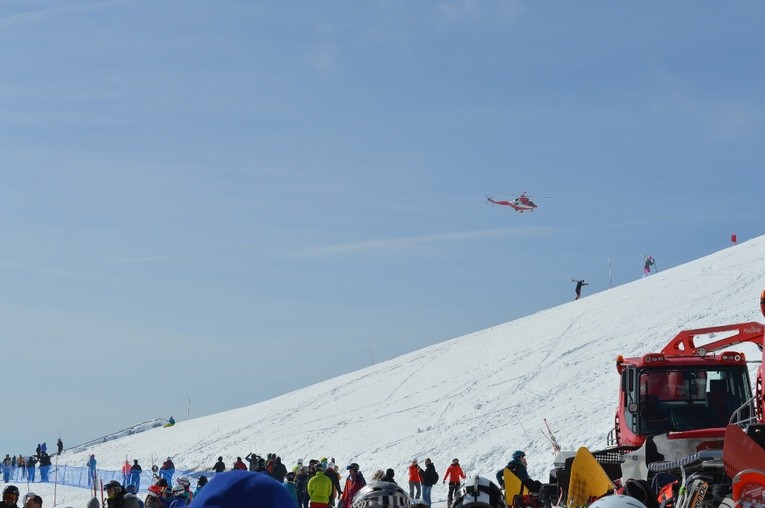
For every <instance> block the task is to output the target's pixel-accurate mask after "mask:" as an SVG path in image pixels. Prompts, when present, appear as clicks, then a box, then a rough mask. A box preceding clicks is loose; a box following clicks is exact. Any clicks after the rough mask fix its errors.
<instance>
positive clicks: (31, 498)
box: [22, 492, 43, 508]
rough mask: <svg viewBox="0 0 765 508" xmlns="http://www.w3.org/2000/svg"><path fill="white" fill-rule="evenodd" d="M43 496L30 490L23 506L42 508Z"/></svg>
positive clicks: (25, 507)
mask: <svg viewBox="0 0 765 508" xmlns="http://www.w3.org/2000/svg"><path fill="white" fill-rule="evenodd" d="M42 502H43V500H42V498H41V497H40V496H38V495H37V494H35V493H34V492H29V493H28V494H26V495H25V496H24V504H22V506H23V508H42Z"/></svg>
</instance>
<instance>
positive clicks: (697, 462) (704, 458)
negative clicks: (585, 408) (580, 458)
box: [609, 291, 765, 481]
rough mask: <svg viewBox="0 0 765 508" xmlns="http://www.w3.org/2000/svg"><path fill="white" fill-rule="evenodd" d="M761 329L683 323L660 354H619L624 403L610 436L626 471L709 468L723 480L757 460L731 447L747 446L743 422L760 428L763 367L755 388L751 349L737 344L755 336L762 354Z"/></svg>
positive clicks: (646, 475) (645, 473)
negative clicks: (693, 326) (691, 326)
mask: <svg viewBox="0 0 765 508" xmlns="http://www.w3.org/2000/svg"><path fill="white" fill-rule="evenodd" d="M763 297H765V291H764V292H763ZM763 301H764V302H765V300H763ZM763 313H764V314H765V306H764V307H763ZM763 333H765V325H763V324H761V323H758V322H755V321H750V322H746V323H739V324H731V325H724V326H713V327H709V328H699V329H694V330H683V331H681V332H680V333H678V334H677V336H675V337H674V338H673V339H672V340H671V341H669V343H668V344H667V345H666V346H664V348H663V349H662V350H661V351H660V352H658V353H648V354H645V355H643V356H640V357H634V358H624V357H622V356H619V357H618V358H617V360H616V369H617V371H618V372H619V374H620V376H621V383H620V387H619V406H618V407H617V410H616V416H615V421H614V429H613V431H612V434H611V435H610V436H609V440H610V444H611V445H616V448H617V449H619V450H621V451H622V454H623V455H622V460H623V462H622V470H623V471H622V473H623V475H624V476H625V477H627V478H642V479H650V478H651V477H652V476H655V474H657V473H660V472H666V473H672V474H677V475H680V474H681V473H683V472H689V471H694V470H695V471H701V470H704V471H705V472H707V473H708V474H709V475H712V476H719V477H720V478H721V481H722V477H723V476H728V477H732V476H733V475H735V473H736V472H738V471H740V470H741V469H742V468H743V467H747V466H749V467H754V465H753V464H751V462H750V461H747V460H748V459H746V460H743V462H740V461H739V460H738V459H737V458H734V457H740V458H741V459H744V458H743V457H742V456H741V453H742V452H741V451H735V452H734V451H733V450H732V449H731V447H732V446H735V448H736V449H737V450H743V449H744V448H745V446H744V445H739V446H736V445H735V443H743V442H744V441H746V440H745V439H743V438H741V435H743V436H744V437H746V436H747V431H746V430H742V429H744V428H748V427H750V426H751V427H752V429H758V426H757V424H760V423H761V422H763V406H764V405H765V400H763V367H762V363H761V364H760V367H759V369H758V371H757V381H756V383H755V390H754V391H755V393H754V395H753V394H752V384H751V381H750V378H749V367H748V364H747V359H746V355H745V354H744V353H743V352H741V351H738V350H736V349H735V346H737V345H740V344H744V343H753V344H754V345H756V346H757V347H758V349H759V354H760V356H762V350H763V338H764V337H763ZM702 337H704V338H706V342H704V343H703V345H702V343H701V340H702ZM761 360H762V358H757V361H761ZM730 427H735V430H731V429H730ZM750 432H751V431H750ZM757 432H760V431H759V430H758V431H757ZM762 434H763V435H765V431H762ZM758 435H759V434H758ZM731 436H736V437H737V439H733V438H732V437H731ZM750 441H751V439H750ZM753 443H754V442H749V443H747V445H752V444H753ZM763 443H765V440H764V441H763ZM755 444H756V443H755ZM724 447H725V448H726V450H729V452H726V457H727V458H726V466H727V462H728V458H730V461H729V462H730V463H731V464H738V466H732V467H730V468H728V469H729V470H728V471H727V472H726V471H724V470H723V448H724ZM758 447H759V446H758ZM728 456H730V457H728ZM763 457H765V453H763ZM757 467H765V462H763V463H762V464H760V465H758V466H757ZM683 470H685V471H683Z"/></svg>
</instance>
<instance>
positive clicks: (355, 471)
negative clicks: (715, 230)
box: [340, 462, 367, 508]
mask: <svg viewBox="0 0 765 508" xmlns="http://www.w3.org/2000/svg"><path fill="white" fill-rule="evenodd" d="M346 469H347V470H348V478H346V479H345V488H343V494H342V496H340V500H341V501H342V502H343V507H342V508H351V506H352V505H353V497H354V496H355V495H356V493H357V492H358V491H359V490H361V487H363V486H364V485H366V484H367V481H366V480H365V479H364V475H363V474H361V471H359V465H358V464H356V463H355V462H353V463H352V464H350V465H348V467H346Z"/></svg>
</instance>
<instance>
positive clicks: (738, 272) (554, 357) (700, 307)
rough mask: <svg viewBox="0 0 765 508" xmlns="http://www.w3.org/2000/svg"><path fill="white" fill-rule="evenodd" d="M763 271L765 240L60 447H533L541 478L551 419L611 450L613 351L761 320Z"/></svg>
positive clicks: (485, 457) (144, 459) (421, 452)
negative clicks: (296, 382)
mask: <svg viewBox="0 0 765 508" xmlns="http://www.w3.org/2000/svg"><path fill="white" fill-rule="evenodd" d="M763 274H765V237H760V238H757V239H754V240H751V241H748V242H746V243H743V244H740V245H737V246H733V247H730V248H727V249H724V250H722V251H720V252H717V253H715V254H712V255H710V256H707V257H705V258H702V259H699V260H696V261H693V262H690V263H687V264H685V265H682V266H679V267H676V268H673V269H670V270H666V271H663V272H660V273H658V274H656V275H652V276H651V277H648V278H646V279H642V280H637V281H635V282H632V283H630V284H626V285H624V286H620V287H617V288H614V289H612V290H609V291H605V292H602V293H599V294H595V295H591V296H586V297H585V298H583V299H582V300H580V301H576V302H569V303H566V304H563V305H560V306H558V307H555V308H552V309H549V310H545V311H542V312H538V313H536V314H534V315H531V316H528V317H525V318H523V319H518V320H516V321H512V322H510V323H506V324H503V325H501V326H496V327H494V328H490V329H487V330H482V331H478V332H475V333H472V334H470V335H465V336H463V337H458V338H456V339H452V340H449V341H446V342H443V343H440V344H436V345H434V346H431V347H427V348H424V349H421V350H418V351H414V352H412V353H409V354H407V355H404V356H401V357H399V358H395V359H392V360H390V361H387V362H384V363H379V364H377V365H373V366H370V367H368V368H366V369H363V370H359V371H357V372H352V373H349V374H346V375H343V376H340V377H337V378H335V379H330V380H328V381H325V382H322V383H319V384H316V385H314V386H309V387H306V388H304V389H301V390H297V391H295V392H292V393H288V394H286V395H283V396H281V397H277V398H275V399H272V400H268V401H265V402H262V403H259V404H255V405H252V406H248V407H243V408H239V409H234V410H231V411H227V412H223V413H219V414H214V415H210V416H206V417H203V418H197V419H194V420H190V421H181V422H179V423H177V424H176V425H175V426H174V427H172V428H159V429H153V430H148V431H146V432H142V433H140V434H135V435H131V436H126V437H124V438H120V439H117V440H113V441H108V442H105V443H102V444H97V445H94V446H92V447H91V448H90V449H88V450H85V451H81V452H78V453H71V452H65V453H64V454H63V455H62V456H61V458H60V462H61V463H67V464H72V465H78V466H80V465H83V464H84V463H85V461H86V458H87V454H89V453H95V454H96V456H97V458H98V459H99V467H103V468H112V469H117V468H118V467H119V466H120V465H121V464H122V463H123V461H124V460H125V458H126V457H127V458H128V459H130V460H132V459H133V458H137V459H139V460H140V461H141V463H142V464H143V465H144V467H147V466H148V465H149V464H150V463H151V461H152V458H153V459H154V461H157V460H158V459H159V458H164V457H165V456H172V457H173V459H174V461H175V464H176V466H177V467H178V468H180V469H209V468H210V467H211V466H212V464H213V463H214V462H215V459H216V457H218V456H219V455H222V456H223V457H224V460H225V461H226V463H227V464H228V465H231V464H232V463H233V459H234V458H235V457H236V456H237V455H240V456H244V455H246V454H247V453H249V452H256V453H258V454H261V455H264V454H266V453H268V452H276V453H278V454H279V455H280V456H281V457H282V458H283V460H284V462H285V463H286V464H287V465H288V466H291V465H293V464H295V462H296V461H297V459H299V458H305V459H308V458H319V457H323V456H328V457H335V458H336V459H337V461H338V463H339V464H341V465H344V464H346V463H349V462H351V461H353V462H357V463H359V464H360V465H361V468H362V471H363V472H365V473H367V474H368V475H371V473H372V472H373V471H374V470H376V469H378V468H383V469H384V468H386V467H394V468H395V469H396V472H397V475H398V476H399V477H401V478H403V477H404V471H405V466H406V465H407V464H408V462H409V461H410V460H411V459H412V458H413V457H418V458H420V459H423V458H425V457H431V458H432V459H433V461H434V463H435V464H436V468H437V470H439V472H441V473H443V470H444V468H445V466H446V465H447V464H448V463H449V461H450V460H451V459H452V458H454V457H458V458H459V459H460V462H461V464H462V465H463V468H464V469H465V472H466V473H467V474H471V473H479V474H484V475H493V472H494V471H496V470H497V469H499V468H500V467H501V466H503V465H504V464H505V463H507V461H508V460H509V458H510V454H511V453H512V451H513V450H514V449H524V450H526V451H527V453H528V456H529V468H530V472H531V473H532V476H535V477H538V478H544V477H546V474H547V471H548V469H549V468H550V466H551V463H552V453H551V451H550V444H549V442H548V441H547V440H546V438H545V436H544V435H543V434H542V429H543V428H544V424H543V419H544V418H547V420H548V421H549V422H550V423H551V425H552V427H553V430H554V431H555V433H556V435H557V438H558V441H559V442H560V444H561V445H562V446H563V447H564V448H575V447H577V446H579V445H586V446H589V447H592V448H601V447H603V446H605V439H606V434H607V433H608V431H609V430H610V428H611V426H612V422H613V411H614V406H615V396H616V390H617V379H618V378H617V375H616V371H615V368H614V359H615V357H616V356H617V355H618V354H625V355H635V354H641V353H644V352H648V351H649V350H659V349H660V348H661V347H662V346H663V345H664V344H665V343H666V342H667V341H668V340H669V339H670V338H671V337H674V335H675V334H676V333H677V332H678V331H679V330H681V329H684V328H698V327H702V326H710V325H719V324H726V323H732V322H739V321H763V318H762V316H761V315H760V312H759V305H758V296H759V293H760V291H761V290H762V289H765V275H763ZM508 305H511V301H510V300H509V301H508ZM742 349H743V350H744V351H745V352H746V353H747V354H748V355H749V356H750V359H757V358H758V355H757V353H756V349H754V348H752V350H750V349H747V348H742ZM316 361H317V362H331V361H332V359H331V358H317V359H316ZM285 375H289V373H288V372H285ZM125 418H126V419H128V420H129V408H126V410H125ZM125 423H126V424H128V423H130V422H129V421H126V422H125ZM437 497H441V493H437V492H435V491H434V498H437Z"/></svg>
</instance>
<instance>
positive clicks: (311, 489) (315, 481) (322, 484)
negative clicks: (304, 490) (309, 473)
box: [308, 471, 332, 503]
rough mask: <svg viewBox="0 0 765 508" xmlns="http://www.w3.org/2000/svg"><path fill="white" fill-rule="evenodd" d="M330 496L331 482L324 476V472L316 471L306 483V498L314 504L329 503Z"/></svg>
mask: <svg viewBox="0 0 765 508" xmlns="http://www.w3.org/2000/svg"><path fill="white" fill-rule="evenodd" d="M331 495H332V480H330V479H329V477H328V476H326V475H325V474H324V471H316V474H315V475H314V476H313V478H311V479H310V480H309V482H308V498H309V499H310V500H311V501H313V502H314V503H329V496H331Z"/></svg>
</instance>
